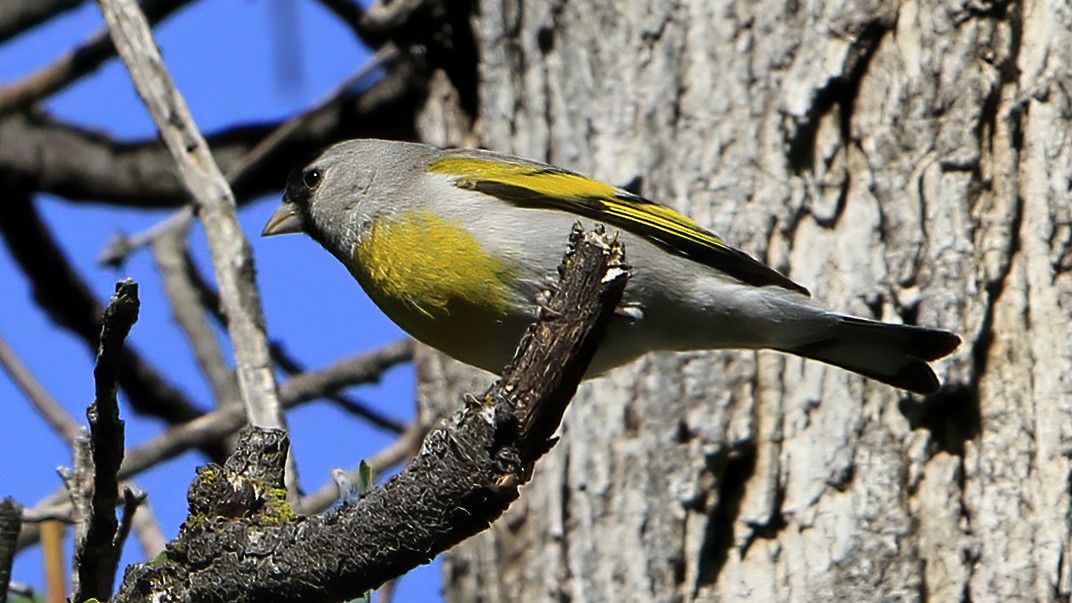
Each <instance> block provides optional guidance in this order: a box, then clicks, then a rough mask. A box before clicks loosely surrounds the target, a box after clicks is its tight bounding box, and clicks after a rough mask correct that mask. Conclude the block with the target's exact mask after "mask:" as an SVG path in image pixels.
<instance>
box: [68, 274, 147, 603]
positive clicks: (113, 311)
mask: <svg viewBox="0 0 1072 603" xmlns="http://www.w3.org/2000/svg"><path fill="white" fill-rule="evenodd" d="M140 306H141V302H140V301H139V300H138V285H137V283H135V282H134V281H132V280H129V279H128V280H125V281H120V282H119V283H117V284H116V286H115V297H113V298H112V303H110V304H108V307H107V308H106V309H105V311H104V319H103V322H104V326H103V327H102V328H101V335H100V347H99V349H98V352H97V366H96V367H95V368H94V369H93V378H94V383H95V386H96V387H95V394H96V395H95V399H94V401H93V403H92V404H91V405H90V407H89V410H88V411H87V412H86V417H87V418H88V419H89V432H90V443H91V450H92V457H93V465H92V470H93V486H92V496H91V499H90V500H91V509H90V517H89V521H88V522H87V523H86V530H85V532H84V533H83V535H82V538H81V539H80V541H79V542H78V546H77V547H76V550H75V568H76V570H77V579H76V581H75V589H74V592H75V596H74V600H75V601H85V600H86V599H89V598H97V599H100V600H102V601H104V600H107V599H109V598H110V597H111V594H112V584H113V583H114V582H115V573H116V571H117V570H118V568H119V553H120V552H121V550H122V546H121V545H122V543H121V540H120V538H119V536H120V530H119V523H118V521H117V520H116V517H115V506H116V502H117V494H118V492H119V480H118V478H117V477H116V474H117V473H118V471H119V466H120V464H121V463H122V462H123V450H124V440H125V436H124V429H123V421H122V419H120V418H119V400H118V399H117V398H116V395H117V394H118V391H119V385H118V379H119V366H120V363H121V355H120V350H122V349H123V344H124V342H125V341H126V338H127V335H128V334H129V333H130V329H131V327H133V326H134V323H135V322H137V320H138V310H139V309H140ZM123 536H124V537H125V535H123Z"/></svg>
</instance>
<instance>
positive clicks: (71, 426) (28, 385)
mask: <svg viewBox="0 0 1072 603" xmlns="http://www.w3.org/2000/svg"><path fill="white" fill-rule="evenodd" d="M0 365H2V366H3V367H4V369H5V370H6V371H7V374H8V375H9V376H11V380H12V381H14V382H15V385H17V386H18V387H19V389H21V390H22V392H23V393H24V394H26V398H27V399H29V400H30V404H32V405H33V407H34V409H35V410H36V411H37V413H38V414H39V415H41V416H42V417H43V418H44V419H45V421H46V422H47V423H48V424H49V425H50V426H52V429H54V430H55V431H56V433H58V434H60V437H62V438H63V439H64V440H65V441H67V442H68V443H70V442H72V441H74V439H75V438H76V437H78V435H79V434H80V433H82V425H81V424H79V423H78V421H76V420H75V418H74V417H72V416H71V414H70V413H68V412H67V410H66V409H64V408H63V406H61V405H60V403H59V402H57V401H56V399H55V398H53V397H52V395H51V394H49V393H48V390H46V389H45V386H44V385H42V384H41V382H40V381H38V380H37V377H35V376H34V374H33V371H31V370H30V368H29V367H28V366H26V365H25V364H23V362H22V360H21V359H20V358H19V356H18V354H16V353H15V350H13V349H11V346H9V345H8V344H7V341H5V340H4V338H3V337H2V336H0Z"/></svg>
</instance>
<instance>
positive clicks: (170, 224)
mask: <svg viewBox="0 0 1072 603" xmlns="http://www.w3.org/2000/svg"><path fill="white" fill-rule="evenodd" d="M398 58H399V53H398V51H397V50H396V49H395V48H394V47H393V46H387V47H384V48H383V49H381V50H380V51H379V52H377V53H376V54H375V55H373V56H372V57H371V58H369V60H368V61H367V62H366V63H365V64H364V65H362V66H361V68H360V69H358V70H357V71H356V72H355V73H354V74H353V75H351V76H350V77H348V78H346V79H345V80H343V82H342V83H341V84H340V85H338V86H337V87H336V88H335V90H334V91H333V92H332V93H331V94H329V95H328V96H327V97H326V98H324V100H322V101H320V102H319V103H316V104H315V105H313V106H312V107H311V108H309V109H307V110H305V111H303V112H302V113H300V114H299V115H296V116H295V117H293V118H291V119H289V120H287V121H285V122H283V123H282V124H281V125H279V126H278V127H277V128H275V129H273V130H272V131H271V133H270V134H268V135H267V136H265V137H263V138H262V139H261V140H260V141H259V142H258V143H257V144H256V145H255V146H253V147H252V148H251V149H250V150H249V152H248V153H246V154H245V155H243V156H242V157H241V158H240V159H239V160H238V161H235V162H231V163H230V165H229V167H228V168H227V180H228V181H229V182H230V183H231V186H232V187H233V188H235V189H238V188H240V187H242V185H243V184H244V183H246V182H248V181H249V179H250V178H253V177H254V176H255V175H257V174H261V173H263V172H264V171H265V170H266V169H267V168H269V167H270V164H271V163H272V161H273V159H274V158H276V157H278V156H279V155H281V154H282V151H283V150H285V148H286V147H287V146H289V145H292V144H293V142H294V139H295V138H298V137H300V136H303V135H306V133H307V132H308V131H309V130H310V129H311V128H313V124H314V123H315V122H317V121H323V120H324V119H325V114H327V113H329V112H331V111H333V110H334V109H335V108H336V107H337V106H338V105H339V104H340V103H341V102H342V101H343V100H344V99H347V98H351V97H354V96H355V95H356V89H357V88H358V87H359V86H360V85H361V83H362V82H364V81H366V80H368V79H369V78H370V76H372V75H373V74H374V73H375V72H376V71H377V70H378V69H380V68H381V67H387V66H388V65H391V64H393V63H397V60H398ZM280 184H282V182H280ZM192 220H193V212H192V211H191V210H190V208H188V207H186V208H182V209H180V210H179V211H177V212H175V213H174V214H172V215H171V216H169V217H168V218H167V219H165V220H163V221H161V222H159V223H158V224H155V225H153V226H152V227H150V228H149V229H147V230H145V231H143V232H141V233H138V234H136V235H134V236H130V237H128V236H122V235H121V236H118V237H116V238H114V239H113V240H112V241H110V242H109V243H108V246H107V247H106V248H105V249H104V250H103V251H101V254H100V256H99V259H98V261H99V262H100V263H101V264H105V265H112V266H118V265H120V264H122V262H123V261H125V260H126V258H127V256H128V255H130V254H131V253H133V252H134V251H136V250H137V249H139V248H140V247H143V246H146V245H150V244H152V242H153V241H154V240H155V239H156V238H159V237H162V236H165V235H167V234H168V233H170V232H173V231H175V230H182V229H184V228H186V227H187V226H188V225H189V224H190V222H191V221H192Z"/></svg>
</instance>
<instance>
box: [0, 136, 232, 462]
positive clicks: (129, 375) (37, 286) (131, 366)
mask: <svg viewBox="0 0 1072 603" xmlns="http://www.w3.org/2000/svg"><path fill="white" fill-rule="evenodd" d="M2 146H3V145H0V147H2ZM0 175H2V173H0ZM5 192H6V193H7V195H6V198H5V199H4V202H3V203H0V236H2V237H3V238H4V242H5V243H6V244H7V248H8V250H9V251H10V252H11V255H12V257H13V258H14V260H15V262H16V263H17V264H18V265H19V267H20V268H21V269H22V271H23V272H24V273H25V274H26V276H27V278H29V280H30V283H31V284H32V286H33V295H34V300H35V301H36V302H37V304H38V306H39V307H40V308H41V309H42V310H44V311H45V312H46V313H48V316H49V317H50V318H51V319H52V320H53V321H54V322H55V323H56V324H58V325H59V326H61V327H63V328H65V329H67V330H68V331H70V332H72V333H73V334H75V335H77V336H78V337H79V338H80V339H81V340H82V341H83V343H85V344H86V346H87V347H90V348H91V349H96V346H97V340H98V336H99V335H100V330H101V326H102V324H101V319H100V317H101V313H102V311H103V308H102V307H101V306H100V304H99V303H98V302H97V300H96V298H95V296H94V295H93V294H92V292H91V291H90V290H89V287H88V286H87V285H86V284H85V282H84V281H83V280H82V279H81V277H79V276H78V274H77V273H75V271H74V269H73V268H72V267H71V266H70V264H69V263H68V262H67V258H66V257H64V255H63V252H62V251H61V250H60V248H59V246H58V245H57V244H56V242H55V241H54V240H53V239H52V236H51V234H50V233H49V232H48V229H47V227H46V226H45V224H44V222H42V221H41V218H40V216H39V215H38V214H37V211H36V209H35V208H34V206H33V203H32V201H31V200H30V196H29V194H28V193H26V192H25V190H24V189H22V188H21V187H19V186H14V185H11V186H8V187H6V191H5ZM121 354H122V362H121V363H120V369H119V386H120V387H121V388H122V389H123V391H124V392H125V393H126V395H127V401H128V402H129V403H130V405H131V407H132V408H133V409H134V410H135V411H136V412H138V413H139V414H144V415H148V416H153V417H158V418H160V419H163V420H164V421H166V422H168V423H170V424H177V423H186V422H188V421H190V420H193V419H195V418H197V417H199V416H201V415H202V414H203V412H202V411H201V410H199V409H198V408H197V407H196V406H194V404H193V403H192V402H190V401H189V400H188V399H187V398H186V396H185V395H184V394H183V393H182V392H180V391H179V390H177V389H176V388H174V387H173V386H171V385H170V384H169V383H167V381H165V380H164V378H163V377H162V376H161V375H160V373H158V372H157V371H156V369H154V368H153V367H152V366H151V365H149V364H148V362H147V361H145V360H143V359H142V358H141V356H140V355H138V353H137V352H135V351H134V350H133V348H132V347H131V346H126V347H124V348H123V350H122V352H121ZM205 452H206V454H208V455H209V457H210V458H222V456H223V455H221V454H219V453H220V450H219V449H218V448H216V447H215V446H210V447H207V448H206V449H205Z"/></svg>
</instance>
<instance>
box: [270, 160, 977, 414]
mask: <svg viewBox="0 0 1072 603" xmlns="http://www.w3.org/2000/svg"><path fill="white" fill-rule="evenodd" d="M577 223H580V224H581V225H582V226H585V227H592V226H598V225H602V226H603V227H605V228H607V229H610V230H611V231H614V232H616V233H617V234H618V236H619V240H620V241H622V242H623V243H624V246H625V253H626V257H627V260H628V263H629V265H630V267H631V273H630V279H629V281H628V284H627V286H626V289H625V292H624V294H623V299H622V302H621V306H620V307H619V308H618V311H617V312H616V316H615V318H614V319H613V320H612V322H611V324H610V325H609V326H608V328H607V332H606V335H605V337H604V339H603V341H602V342H601V343H600V346H599V348H598V350H597V352H596V355H595V357H594V358H593V359H592V363H591V365H590V366H589V369H588V373H587V374H586V376H595V375H601V374H603V373H604V372H606V371H608V370H610V369H612V368H614V367H617V366H620V365H623V364H626V363H628V362H630V361H632V360H633V359H635V358H637V357H639V356H641V355H643V354H645V353H647V352H651V351H658V350H667V351H695V350H714V349H753V350H757V349H770V350H776V351H779V352H784V353H788V354H795V355H797V356H801V357H804V358H809V359H813V360H818V361H820V362H824V363H827V364H830V365H833V366H837V367H841V368H843V369H847V370H849V371H852V372H855V373H858V374H860V375H863V376H865V377H868V378H871V379H874V380H877V381H880V382H882V383H886V384H888V385H891V386H894V387H897V388H901V389H904V390H908V391H911V392H915V393H920V394H930V393H935V392H937V391H938V390H939V389H940V383H939V381H938V378H937V376H936V375H935V373H934V371H933V369H932V368H931V366H930V365H929V364H928V363H929V362H930V361H934V360H937V359H940V358H943V357H945V356H947V355H949V354H951V353H952V352H953V351H955V350H956V348H957V347H958V346H959V344H960V337H958V336H957V335H956V334H955V333H952V332H949V331H945V330H941V329H935V328H927V327H921V326H914V325H907V324H894V323H884V322H879V321H875V320H870V319H866V318H860V317H855V316H850V315H847V314H842V313H837V312H833V311H830V310H827V309H826V308H825V307H824V306H822V305H821V304H819V303H818V302H816V301H815V300H814V299H813V298H812V297H811V294H810V293H809V292H808V290H807V289H806V288H804V287H803V286H801V285H799V284H797V283H795V282H794V281H792V280H790V279H789V278H788V277H786V276H784V275H783V274H781V273H780V272H778V271H776V270H774V269H773V268H770V267H768V266H767V265H765V264H763V263H762V262H759V261H758V260H756V259H754V258H753V257H752V256H750V255H748V254H747V253H745V252H743V251H741V250H739V249H736V248H734V247H732V246H730V245H729V244H727V243H726V242H725V241H723V240H722V239H721V238H720V237H718V236H717V235H715V234H714V233H712V232H710V231H709V230H707V229H705V228H703V227H702V226H701V225H700V224H698V223H697V222H696V221H694V220H692V219H690V218H688V217H686V216H685V215H683V214H681V213H679V212H677V211H675V210H674V209H672V208H670V207H667V206H665V205H661V204H659V203H656V202H654V201H651V200H649V199H647V198H645V197H643V196H641V195H638V194H636V193H633V192H630V191H628V190H626V189H624V188H621V187H617V186H613V185H610V184H606V183H603V182H600V181H598V180H594V179H591V178H588V177H586V176H583V175H581V174H578V173H575V172H572V171H569V170H566V169H562V168H558V167H555V166H551V165H548V164H545V163H541V162H538V161H532V160H528V159H523V158H520V157H514V156H511V155H505V154H500V153H495V152H492V151H486V150H480V149H460V148H452V149H441V148H437V147H434V146H429V145H425V144H421V143H415V142H402V141H389V140H376V139H354V140H348V141H344V142H340V143H337V144H334V145H332V146H330V147H328V148H327V149H326V150H324V151H323V152H321V154H320V155H319V156H317V157H316V158H315V159H313V160H312V161H311V162H310V163H308V164H307V165H306V166H304V167H302V168H300V169H296V170H294V171H293V172H292V173H291V174H290V176H289V177H288V178H287V183H286V188H285V191H284V195H283V200H282V204H281V205H280V206H279V208H278V209H277V210H276V211H275V212H274V213H273V214H272V216H271V217H270V218H269V220H268V222H267V223H266V224H265V226H264V229H263V231H262V233H261V234H262V236H273V235H280V234H287V233H305V234H306V235H308V236H310V237H311V238H312V239H313V240H315V241H316V242H317V243H319V244H320V245H321V246H323V247H324V249H326V250H327V251H328V252H329V253H331V254H332V255H333V256H335V258H337V259H338V260H339V262H341V263H342V264H343V266H345V267H346V268H347V270H348V271H349V272H350V274H351V275H352V276H353V278H354V279H355V280H357V282H358V283H359V284H360V285H361V287H362V288H363V289H364V290H365V292H366V293H367V294H368V296H369V297H370V298H371V299H372V301H373V302H375V303H376V305H377V306H378V307H379V308H380V309H381V310H382V311H383V312H384V313H385V314H386V315H387V316H388V317H389V318H390V319H391V320H393V321H394V322H395V323H396V324H398V326H399V327H401V328H402V330H404V331H406V332H407V333H409V334H410V335H411V336H413V337H414V338H415V339H417V340H419V341H421V342H423V343H425V344H427V345H429V346H431V347H433V348H436V349H438V350H440V351H442V352H444V353H446V354H447V355H449V356H451V357H453V358H455V359H457V360H460V361H461V362H464V363H466V364H470V365H473V366H476V367H478V368H482V369H485V370H487V371H490V372H493V373H499V372H501V371H502V369H503V367H504V366H506V365H507V364H508V363H509V362H510V360H511V359H512V357H513V354H514V351H515V349H516V347H517V344H518V342H519V341H520V339H521V336H522V334H523V333H524V331H525V328H526V327H527V326H528V324H530V323H531V322H532V321H533V320H534V319H535V317H536V316H537V312H538V308H539V306H540V302H539V300H540V299H541V295H545V292H546V291H548V290H551V289H552V288H553V286H554V284H555V283H556V282H557V279H558V266H559V264H560V263H561V260H562V256H563V254H564V252H565V248H566V241H567V238H568V235H569V233H570V232H571V230H572V229H573V227H574V225H575V224H577Z"/></svg>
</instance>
